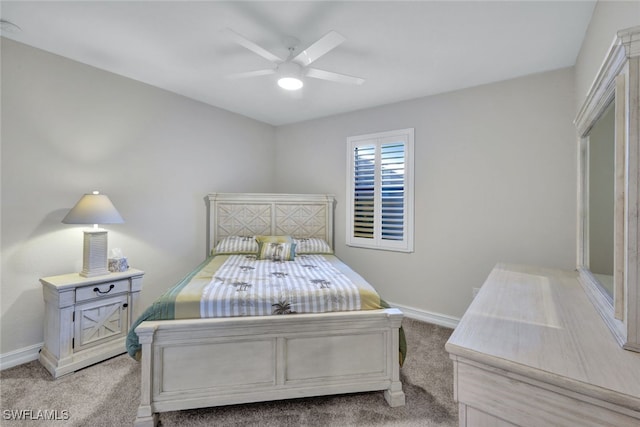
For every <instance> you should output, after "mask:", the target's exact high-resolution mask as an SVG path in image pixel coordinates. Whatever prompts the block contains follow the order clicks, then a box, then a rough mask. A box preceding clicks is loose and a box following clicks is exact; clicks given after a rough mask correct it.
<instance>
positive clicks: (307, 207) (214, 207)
mask: <svg viewBox="0 0 640 427" xmlns="http://www.w3.org/2000/svg"><path fill="white" fill-rule="evenodd" d="M206 202H207V211H208V215H207V216H208V220H207V235H208V242H207V253H209V252H210V249H211V248H212V247H214V245H215V243H216V242H217V241H218V240H219V239H220V238H222V237H225V236H230V235H258V234H271V235H291V236H294V237H321V238H323V239H325V240H326V241H327V242H328V243H329V245H331V247H333V205H334V198H333V196H331V195H326V194H321V195H317V194H311V195H309V194H244V193H243V194H232V193H216V194H209V195H208V196H207V197H206ZM402 316H403V315H402V312H400V310H397V309H393V308H392V309H386V310H367V311H351V312H335V313H322V314H296V315H289V316H261V317H232V318H215V319H186V320H163V321H145V322H142V323H141V324H140V325H139V326H138V327H137V328H136V333H137V334H138V336H139V339H140V344H141V345H142V361H141V363H142V374H141V384H142V388H141V402H140V406H139V408H138V416H137V418H136V421H135V425H138V426H143V425H144V426H152V425H156V424H157V421H158V415H157V413H158V412H167V411H176V410H181V409H191V408H200V407H209V406H219V405H230V404H238V403H248V402H260V401H268V400H280V399H290V398H300V397H307V396H320V395H330V394H341V393H353V392H363V391H374V390H384V398H385V399H386V401H387V402H388V403H389V405H390V406H402V405H404V404H405V395H404V392H403V391H402V384H401V383H400V365H399V352H398V348H399V328H400V323H401V321H402Z"/></svg>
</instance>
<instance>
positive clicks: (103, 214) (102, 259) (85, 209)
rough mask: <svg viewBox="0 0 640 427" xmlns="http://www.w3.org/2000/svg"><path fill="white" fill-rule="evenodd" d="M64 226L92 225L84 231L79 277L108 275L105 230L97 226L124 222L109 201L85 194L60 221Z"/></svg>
mask: <svg viewBox="0 0 640 427" xmlns="http://www.w3.org/2000/svg"><path fill="white" fill-rule="evenodd" d="M62 222H63V223H64V224H93V225H94V227H96V228H93V229H90V230H85V231H84V249H83V255H82V271H81V272H80V275H81V276H84V277H93V276H101V275H104V274H109V270H108V269H107V230H103V229H101V228H97V225H98V224H120V223H123V222H124V220H123V219H122V217H121V216H120V214H119V213H118V211H117V210H116V208H115V206H113V203H111V200H109V198H108V197H107V196H105V195H104V194H100V193H99V192H97V191H94V192H93V193H92V194H85V195H84V196H82V198H80V200H79V201H78V203H76V205H75V206H74V207H73V208H72V209H71V210H70V211H69V213H68V214H67V216H65V217H64V219H63V220H62Z"/></svg>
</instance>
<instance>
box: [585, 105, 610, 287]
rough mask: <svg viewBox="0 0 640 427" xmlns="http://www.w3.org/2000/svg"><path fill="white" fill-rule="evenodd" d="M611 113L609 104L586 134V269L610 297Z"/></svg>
mask: <svg viewBox="0 0 640 427" xmlns="http://www.w3.org/2000/svg"><path fill="white" fill-rule="evenodd" d="M614 119H615V111H614V108H613V104H611V105H609V107H608V108H607V109H606V111H605V113H604V114H603V115H602V117H600V118H599V119H598V121H597V122H596V124H595V125H594V126H593V128H592V130H591V132H590V133H589V143H588V144H589V145H588V150H589V153H588V159H589V164H588V171H589V172H588V180H589V182H588V188H589V220H588V227H589V230H588V236H589V241H588V243H589V246H588V247H589V270H591V273H593V275H594V276H596V278H597V279H598V281H599V282H600V284H601V285H602V286H603V288H604V289H605V291H606V292H607V293H608V294H609V295H610V296H613V252H614V242H613V235H614V231H613V225H614V204H615V193H614V181H615V163H614V156H615V128H614V125H615V122H614Z"/></svg>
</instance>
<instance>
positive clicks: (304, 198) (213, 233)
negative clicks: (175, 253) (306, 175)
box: [205, 193, 335, 255]
mask: <svg viewBox="0 0 640 427" xmlns="http://www.w3.org/2000/svg"><path fill="white" fill-rule="evenodd" d="M205 201H206V203H207V255H209V254H210V253H211V249H212V248H215V245H216V244H217V243H218V241H219V240H220V239H222V238H224V237H227V236H253V235H288V236H293V237H297V238H302V237H318V238H322V239H325V240H326V241H327V243H329V246H331V248H333V206H334V202H335V199H334V197H333V195H332V194H269V193H211V194H209V195H207V197H206V198H205Z"/></svg>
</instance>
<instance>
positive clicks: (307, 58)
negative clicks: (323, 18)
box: [293, 31, 346, 67]
mask: <svg viewBox="0 0 640 427" xmlns="http://www.w3.org/2000/svg"><path fill="white" fill-rule="evenodd" d="M345 40H346V39H345V38H344V36H343V35H342V34H340V33H337V32H335V31H329V32H328V33H327V34H325V35H324V36H322V37H320V39H319V40H317V41H316V42H315V43H313V44H312V45H311V46H309V47H308V48H306V49H305V50H303V51H302V52H300V53H299V54H298V55H297V56H296V57H295V58H293V62H296V63H298V64H300V65H302V66H303V67H306V66H307V65H309V64H311V63H312V62H313V61H315V60H316V59H318V58H320V57H321V56H322V55H324V54H325V53H327V52H329V51H330V50H331V49H334V48H335V47H336V46H338V45H339V44H340V43H342V42H343V41H345Z"/></svg>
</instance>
